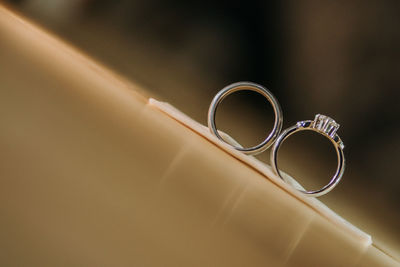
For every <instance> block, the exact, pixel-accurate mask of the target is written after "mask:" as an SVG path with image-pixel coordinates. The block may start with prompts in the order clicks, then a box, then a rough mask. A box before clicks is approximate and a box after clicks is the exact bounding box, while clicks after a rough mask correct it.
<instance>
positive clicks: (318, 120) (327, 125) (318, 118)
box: [312, 114, 340, 137]
mask: <svg viewBox="0 0 400 267" xmlns="http://www.w3.org/2000/svg"><path fill="white" fill-rule="evenodd" d="M312 127H313V128H314V129H316V130H318V131H320V132H323V133H325V134H327V135H329V136H330V137H334V136H335V134H336V131H337V130H338V129H339V127H340V125H339V124H338V123H337V122H336V121H334V120H333V119H332V118H330V117H328V116H325V115H321V114H317V115H315V119H314V123H313V126H312Z"/></svg>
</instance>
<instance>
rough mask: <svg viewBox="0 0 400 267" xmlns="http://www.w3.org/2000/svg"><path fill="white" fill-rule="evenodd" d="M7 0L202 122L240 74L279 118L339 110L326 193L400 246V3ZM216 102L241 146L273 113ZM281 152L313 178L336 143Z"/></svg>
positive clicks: (260, 133) (258, 106)
mask: <svg viewBox="0 0 400 267" xmlns="http://www.w3.org/2000/svg"><path fill="white" fill-rule="evenodd" d="M3 2H5V3H7V4H8V5H9V6H11V7H12V8H13V9H15V10H17V11H19V12H20V13H22V14H24V15H26V16H28V17H29V18H31V19H33V20H34V21H36V22H37V23H39V24H41V25H42V26H44V28H47V29H49V30H50V31H52V32H54V33H55V34H56V35H58V36H60V37H61V38H63V39H65V40H66V41H67V42H69V43H71V44H72V45H74V46H76V47H78V48H79V49H80V50H82V51H84V52H85V53H87V54H89V55H90V56H91V57H93V58H95V59H97V60H98V61H100V62H102V63H103V64H104V65H106V66H108V67H109V68H112V69H114V70H115V71H116V72H117V73H120V74H122V75H123V76H125V77H127V78H129V79H131V80H132V81H133V82H135V83H138V84H140V85H142V86H143V87H144V88H146V89H147V90H148V92H149V94H150V95H152V96H154V97H156V98H158V99H161V100H164V101H168V102H170V103H172V104H173V105H175V106H176V107H177V108H179V109H181V110H182V111H184V112H185V113H187V114H188V115H190V116H191V117H193V118H194V119H196V120H197V121H200V122H202V123H204V124H205V122H206V113H207V109H208V105H209V102H210V101H211V99H212V97H213V96H214V94H215V93H216V92H217V91H218V90H220V89H221V88H222V87H224V86H226V85H227V84H230V83H232V82H236V81H242V80H248V81H253V82H256V83H260V84H262V85H265V86H266V87H267V88H269V89H270V90H271V91H272V92H273V93H274V94H275V96H276V97H277V98H278V100H279V102H280V103H281V106H282V108H283V111H284V119H285V120H284V128H286V127H289V126H291V125H292V124H294V123H295V122H296V121H299V120H306V119H313V118H314V114H316V113H322V114H326V115H329V116H331V117H333V118H334V119H335V120H336V121H337V122H339V123H340V124H341V128H340V129H339V131H338V133H339V134H340V136H341V137H342V139H343V140H344V142H345V145H346V148H345V152H346V159H347V164H348V165H347V170H346V173H345V176H344V179H343V182H342V183H341V184H340V185H339V186H338V187H337V188H336V189H335V190H334V191H332V192H331V193H330V194H328V195H327V196H324V197H322V198H321V200H322V201H323V202H324V203H326V204H327V205H328V206H330V207H331V208H332V209H334V210H335V211H337V212H338V213H339V214H340V215H342V216H343V217H345V218H346V219H348V220H349V221H351V222H353V223H354V224H355V225H357V226H359V227H360V228H361V229H362V230H364V231H366V232H368V233H370V234H372V236H373V240H374V242H377V243H378V244H380V246H381V247H384V248H386V247H389V248H390V249H392V250H393V249H394V248H396V247H397V248H399V247H400V246H399V244H400V179H399V178H400V176H399V174H398V170H397V168H398V166H399V165H398V164H400V139H399V137H400V123H399V118H398V116H399V115H400V112H399V111H400V107H399V101H400V92H399V90H400V49H399V48H400V2H399V1H395V0H384V1H378V0H369V1H360V0H349V1H317V0H305V1H294V0H286V1H254V0H252V1H246V2H242V1H221V2H217V1H181V0H172V1H159V0H147V1H143V0H133V1H130V0H129V1H128V0H119V1H117V0H114V1H111V0H14V1H10V0H9V1H3ZM0 38H1V37H0ZM219 112H220V113H219V115H218V117H217V119H218V121H219V122H220V123H219V124H218V125H219V126H220V127H221V129H223V130H225V131H227V132H228V133H230V134H231V135H232V136H234V137H235V138H237V139H238V140H239V141H240V142H241V143H243V144H245V145H254V144H256V143H257V142H258V141H260V140H262V139H263V137H265V135H266V134H267V133H266V131H268V125H271V120H272V119H273V116H272V115H271V108H270V107H269V106H268V104H265V103H264V102H263V99H260V97H258V96H256V95H255V94H251V93H242V94H238V95H235V96H232V97H230V98H228V99H227V101H226V103H225V102H224V105H223V107H221V110H219ZM264 126H265V127H264ZM260 159H261V160H263V161H265V162H268V161H269V155H268V153H264V154H263V155H261V156H260ZM280 162H282V169H284V170H285V171H287V172H288V173H290V174H292V175H293V176H295V177H298V179H299V181H300V182H301V183H303V184H304V185H306V187H318V186H321V185H322V184H325V183H326V182H327V181H328V180H329V177H330V176H329V175H331V174H332V173H333V172H334V170H335V167H336V157H335V154H334V152H333V148H332V147H330V143H329V141H327V140H325V139H324V138H321V137H320V136H318V135H314V134H311V135H307V134H305V135H303V134H300V135H299V136H298V137H297V136H296V137H295V138H293V140H288V142H287V143H285V145H284V148H283V150H282V153H281V155H280Z"/></svg>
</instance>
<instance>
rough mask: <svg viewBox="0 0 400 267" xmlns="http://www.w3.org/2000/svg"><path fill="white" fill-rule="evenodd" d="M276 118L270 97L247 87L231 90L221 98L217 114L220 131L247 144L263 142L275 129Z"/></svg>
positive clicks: (242, 144)
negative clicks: (232, 91) (231, 91)
mask: <svg viewBox="0 0 400 267" xmlns="http://www.w3.org/2000/svg"><path fill="white" fill-rule="evenodd" d="M274 122H275V113H274V109H273V107H272V104H271V103H270V102H269V100H268V99H267V98H266V97H265V96H263V95H262V94H260V93H258V92H255V91H251V90H246V89H243V90H241V91H236V92H234V93H231V94H230V95H228V96H226V97H225V98H224V99H223V100H222V101H220V103H219V105H218V108H217V110H216V115H215V124H216V127H217V129H218V131H223V132H224V133H226V134H228V135H229V136H230V137H232V138H233V139H234V140H236V141H237V142H238V143H239V144H240V145H241V146H242V147H244V148H250V147H254V146H256V145H258V144H260V143H262V142H263V141H264V140H265V139H266V138H267V137H268V136H269V134H270V133H271V131H272V129H273V126H274ZM221 137H222V138H224V136H221ZM225 141H226V142H228V143H230V142H229V140H225Z"/></svg>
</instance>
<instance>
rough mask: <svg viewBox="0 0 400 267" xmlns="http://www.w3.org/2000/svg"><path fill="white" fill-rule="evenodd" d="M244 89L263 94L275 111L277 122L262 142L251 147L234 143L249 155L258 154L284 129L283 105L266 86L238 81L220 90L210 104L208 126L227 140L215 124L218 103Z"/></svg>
mask: <svg viewBox="0 0 400 267" xmlns="http://www.w3.org/2000/svg"><path fill="white" fill-rule="evenodd" d="M242 90H249V91H254V92H257V93H259V94H261V95H263V96H264V97H265V98H266V99H267V100H268V101H269V102H270V103H271V105H272V108H273V110H274V113H275V122H274V127H273V129H272V132H271V133H270V134H269V135H268V137H267V138H266V139H265V140H264V141H263V142H262V143H260V144H258V145H256V146H254V147H249V148H243V147H237V146H233V145H232V146H233V147H234V148H235V149H236V150H239V151H241V152H243V153H245V154H247V155H256V154H259V153H261V152H263V151H264V150H266V149H268V148H269V147H270V146H271V145H272V144H273V143H274V141H275V139H276V137H277V136H278V135H279V133H280V131H281V129H282V121H283V116H282V110H281V107H280V105H279V103H278V101H277V100H276V99H275V97H274V96H273V95H272V94H271V92H270V91H268V90H267V89H266V88H265V87H263V86H261V85H259V84H256V83H252V82H238V83H233V84H231V85H228V86H226V87H225V88H223V89H222V90H221V91H219V92H218V94H217V95H216V96H215V97H214V99H213V100H212V102H211V104H210V108H209V110H208V127H209V128H210V131H211V133H212V134H214V135H215V136H216V137H218V138H219V139H220V140H222V141H224V142H225V140H224V139H223V138H222V137H221V136H220V134H219V133H218V130H217V127H216V125H215V113H216V110H217V108H218V105H219V104H220V103H221V102H222V100H224V99H225V98H226V97H227V96H228V95H230V94H232V93H234V92H237V91H242ZM230 145H231V144H230Z"/></svg>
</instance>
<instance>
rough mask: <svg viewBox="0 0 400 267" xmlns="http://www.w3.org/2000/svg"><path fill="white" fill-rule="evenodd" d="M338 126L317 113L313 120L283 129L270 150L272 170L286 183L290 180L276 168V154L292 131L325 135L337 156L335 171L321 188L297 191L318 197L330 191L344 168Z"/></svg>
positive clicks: (342, 147) (342, 145)
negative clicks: (337, 132)
mask: <svg viewBox="0 0 400 267" xmlns="http://www.w3.org/2000/svg"><path fill="white" fill-rule="evenodd" d="M339 126H340V125H339V124H338V123H336V122H335V121H334V120H333V119H331V118H329V117H327V116H324V115H320V114H317V115H316V116H315V119H314V120H313V121H311V120H307V121H300V122H298V123H297V124H296V125H294V126H292V127H290V128H288V129H286V130H284V131H283V132H282V134H281V135H280V136H279V137H278V138H277V140H276V142H275V144H274V146H273V148H272V151H271V166H272V169H273V170H274V172H275V173H276V174H277V175H278V176H279V177H280V178H281V179H282V180H284V181H285V182H287V183H290V181H288V180H287V179H286V178H285V176H283V175H282V174H281V172H280V171H279V168H278V162H277V154H278V150H279V147H280V146H281V144H282V142H283V141H285V139H286V138H288V137H289V136H291V135H292V134H294V133H297V132H299V131H305V130H311V131H315V132H318V133H320V134H322V135H324V136H326V137H327V138H328V139H329V140H330V141H331V142H332V143H333V145H334V146H335V149H336V154H337V157H338V166H337V169H336V173H335V174H334V176H333V177H332V179H331V180H330V182H329V183H328V184H327V185H325V186H324V187H322V188H321V189H318V190H314V191H306V190H299V191H300V192H302V193H303V194H305V195H308V196H313V197H319V196H322V195H325V194H326V193H328V192H329V191H331V190H332V189H333V188H334V187H335V186H336V185H337V184H338V183H339V182H340V180H341V178H342V176H343V173H344V169H345V159H344V154H343V149H344V144H343V142H342V140H341V139H340V137H339V136H338V135H337V134H336V131H337V130H338V129H339Z"/></svg>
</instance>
